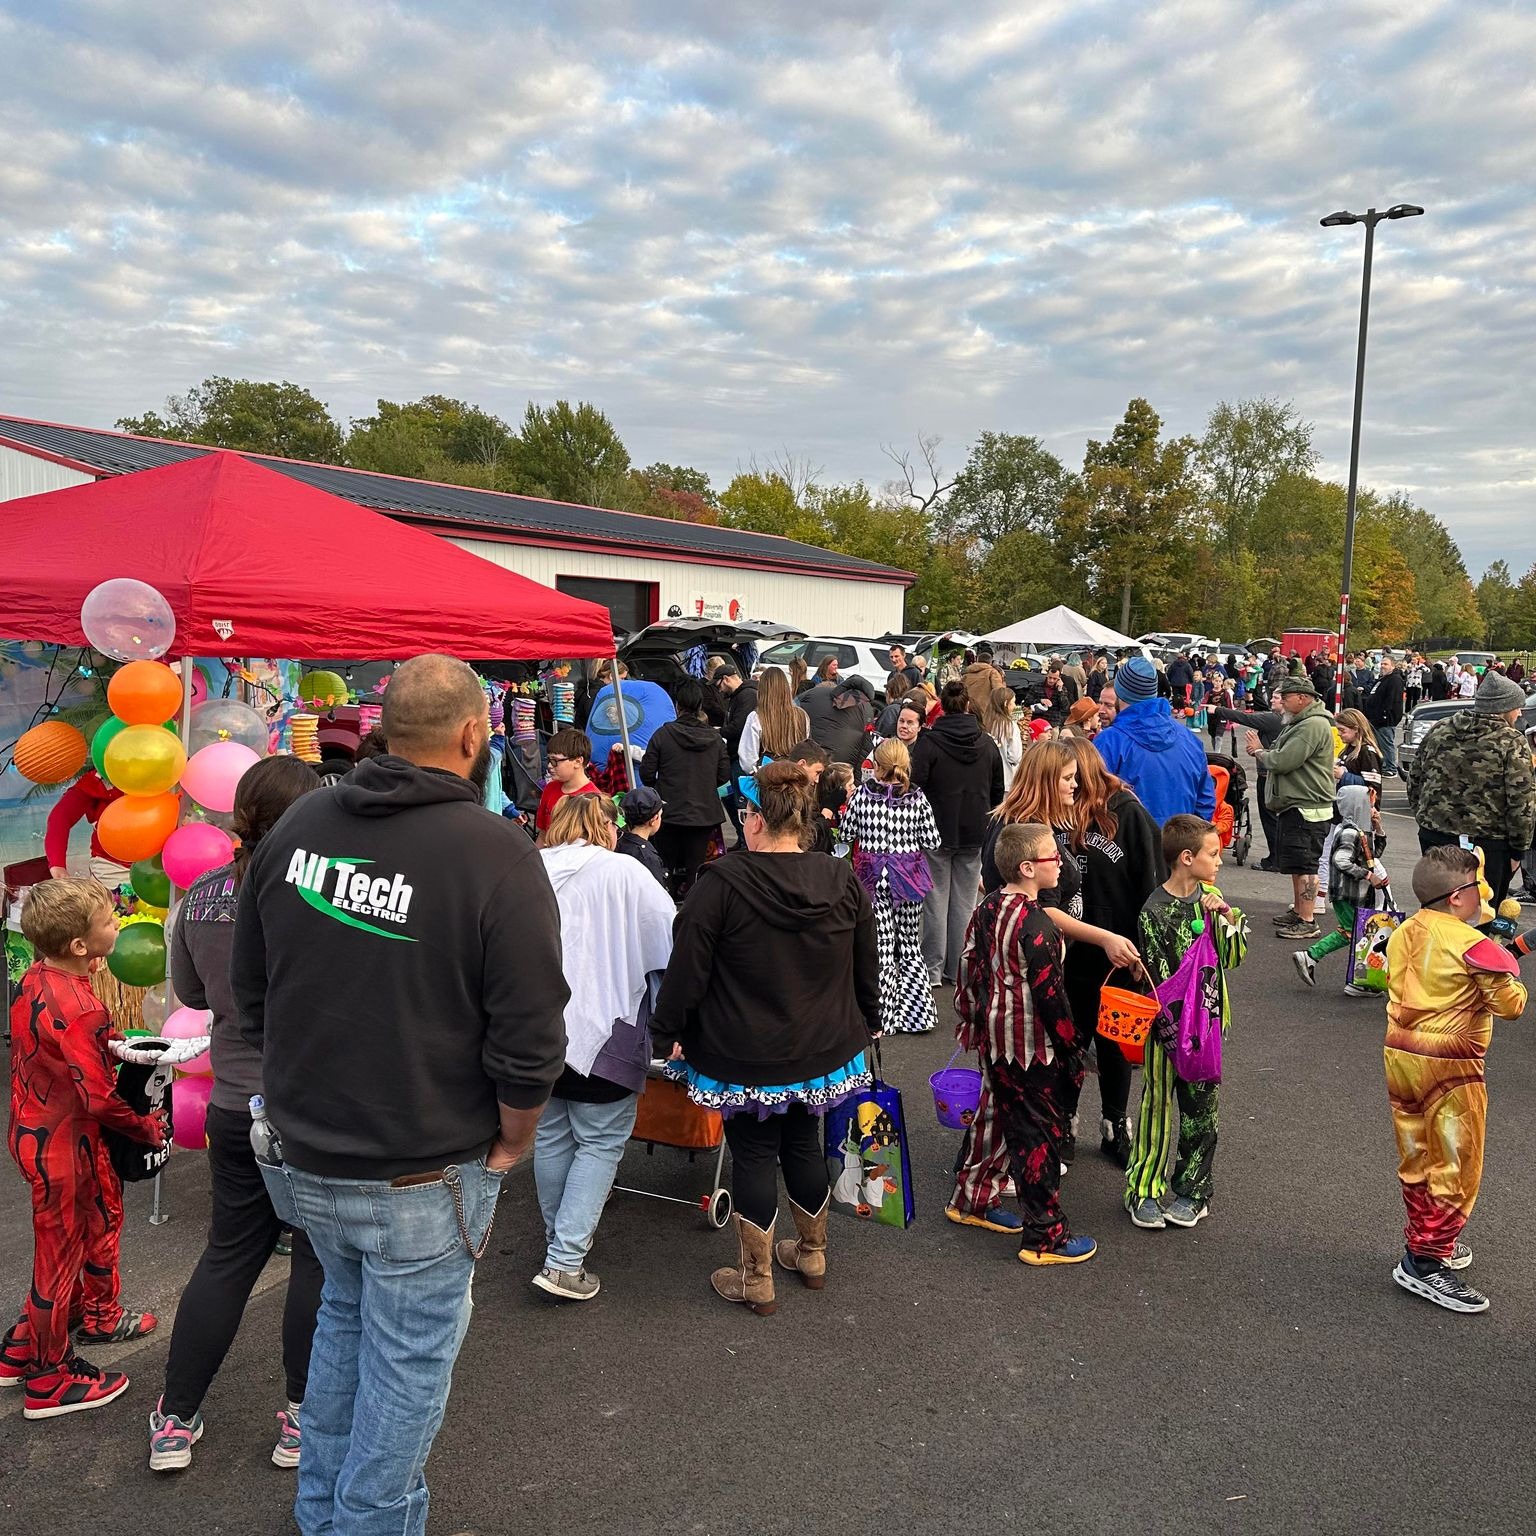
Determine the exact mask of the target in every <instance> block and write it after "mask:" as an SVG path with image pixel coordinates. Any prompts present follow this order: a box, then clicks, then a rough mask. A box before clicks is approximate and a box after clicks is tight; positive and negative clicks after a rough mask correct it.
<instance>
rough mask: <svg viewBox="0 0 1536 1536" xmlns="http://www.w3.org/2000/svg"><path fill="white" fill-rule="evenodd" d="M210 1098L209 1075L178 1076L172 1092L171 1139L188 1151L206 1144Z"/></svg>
mask: <svg viewBox="0 0 1536 1536" xmlns="http://www.w3.org/2000/svg"><path fill="white" fill-rule="evenodd" d="M212 1097H213V1079H212V1078H211V1077H178V1078H177V1079H176V1086H175V1088H174V1089H173V1090H172V1093H171V1139H172V1140H173V1141H174V1142H175V1143H176V1145H177V1146H178V1147H184V1148H185V1149H186V1150H187V1151H188V1152H202V1151H205V1150H206V1149H207V1146H208V1101H209V1099H211V1098H212Z"/></svg>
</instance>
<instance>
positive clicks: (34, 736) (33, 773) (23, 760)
mask: <svg viewBox="0 0 1536 1536" xmlns="http://www.w3.org/2000/svg"><path fill="white" fill-rule="evenodd" d="M90 754H91V749H90V747H89V746H88V745H87V743H86V740H85V737H84V736H83V735H81V733H80V732H79V731H77V730H76V729H75V727H74V726H72V725H70V724H69V723H68V722H67V721H65V720H45V721H43V723H42V724H41V725H34V726H33V727H32V729H31V730H30V731H27V732H26V733H25V734H24V735H23V736H22V738H21V740H20V741H18V742H17V743H16V750H15V753H14V755H13V757H12V761H13V762H14V763H15V764H16V772H17V773H19V774H20V775H21V776H22V778H24V779H31V781H32V782H33V783H34V784H62V783H64V781H65V780H66V779H72V778H74V776H75V775H76V774H77V773H79V772H80V770H81V769H82V768H83V767H85V760H86V758H87V757H89V756H90Z"/></svg>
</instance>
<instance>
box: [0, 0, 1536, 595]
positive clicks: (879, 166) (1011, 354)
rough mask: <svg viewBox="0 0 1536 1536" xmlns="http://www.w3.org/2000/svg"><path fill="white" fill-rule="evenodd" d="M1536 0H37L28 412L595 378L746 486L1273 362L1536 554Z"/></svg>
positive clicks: (348, 408) (1417, 488)
mask: <svg viewBox="0 0 1536 1536" xmlns="http://www.w3.org/2000/svg"><path fill="white" fill-rule="evenodd" d="M1533 57H1536V15H1533V14H1532V13H1531V12H1529V11H1526V10H1522V9H1520V8H1510V7H1505V6H1496V5H1492V4H1457V3H1431V0H1392V3H1387V0H1339V3H1334V4H1325V3H1321V0H1305V3H1297V4H1291V5H1287V6H1281V7H1275V6H1271V5H1267V4H1263V3H1260V0H1249V3H1238V0H1224V3H1223V0H1178V3H1169V4H1162V5H1155V6H1147V7H1135V8H1130V7H1126V6H1124V5H1121V4H1114V3H1109V0H1099V3H1085V0H1032V3H1031V4H1030V5H1027V6H1019V5H1016V4H1001V3H979V4H975V5H972V6H969V7H963V8H959V9H957V8H955V7H954V6H953V5H947V4H946V5H940V4H938V3H936V0H913V3H907V4H903V5H900V6H897V5H894V4H891V5H881V4H876V3H874V0H818V3H814V4H812V3H797V0H775V3H765V4H761V5H757V6H754V7H733V6H720V5H718V4H709V3H705V0H669V3H629V4H619V3H617V0H572V3H570V4H567V5H563V6H560V7H537V8H535V7H532V6H506V5H502V4H496V3H492V0H483V3H478V0H452V3H435V4H432V5H426V4H394V5H378V4H365V3H363V0H335V3H333V4H331V5H329V6H327V7H324V8H316V7H315V6H313V5H312V4H310V3H308V0H268V3H266V4H264V5H262V6H251V5H249V4H239V5H236V4H233V3H229V0H210V3H208V4H205V5H203V6H201V7H195V8H191V9H189V8H187V7H185V6H184V5H182V4H180V3H177V0H139V3H137V4H135V5H134V6H132V7H128V6H124V5H121V4H119V3H116V0H94V3H86V0H80V3H76V4H72V5H68V6H43V5H42V4H40V3H37V0H27V3H17V0H10V4H9V6H8V8H6V6H5V0H0V59H3V60H4V61H5V62H4V64H3V65H0V79H3V84H4V86H5V89H4V91H3V92H0V134H3V135H4V138H5V142H6V143H7V146H8V150H9V153H8V154H7V156H6V158H5V161H4V163H0V209H3V210H4V211H5V218H4V220H3V221H0V321H3V324H4V326H5V333H6V338H7V346H6V347H5V349H4V350H3V352H0V408H4V409H9V410H13V411H21V412H30V413H34V414H38V415H45V416H51V417H55V418H58V419H61V420H67V421H77V422H86V423H110V422H111V421H112V420H113V419H114V418H115V417H116V416H118V415H121V414H127V413H130V412H133V413H136V412H138V411H141V410H143V409H146V408H150V407H153V406H157V405H158V404H159V403H160V401H161V400H162V398H163V397H164V396H165V395H166V394H168V393H171V392H173V391H174V392H179V391H181V390H184V389H185V388H187V387H188V386H189V385H190V384H192V383H195V382H196V381H197V380H198V379H200V378H202V377H203V376H204V375H206V374H208V373H213V372H222V373H232V374H239V375H250V376H255V377H268V378H289V379H294V380H296V381H299V382H302V383H304V384H307V385H308V386H310V387H311V388H313V389H314V390H315V392H316V393H317V394H319V395H320V396H321V397H322V398H323V399H325V400H327V401H328V402H329V403H330V405H331V407H332V409H333V410H335V411H336V412H337V413H338V415H340V416H342V417H343V418H346V417H350V416H354V415H362V414H366V413H367V412H369V411H370V410H371V409H372V406H373V402H374V400H375V399H376V398H378V397H380V396H383V397H387V398H394V399H408V398H414V397H415V396H417V395H419V394H422V393H424V392H426V391H428V390H434V391H443V392H450V393H454V394H459V395H462V396H464V397H466V398H469V399H472V400H475V401H477V402H479V403H481V404H483V405H484V406H486V407H487V408H488V409H491V410H494V411H496V412H498V413H499V414H501V415H502V416H504V417H507V418H509V419H516V418H517V417H518V416H519V415H520V414H521V411H522V406H523V403H524V401H526V400H527V399H529V398H536V399H541V400H547V399H550V398H553V397H555V396H557V395H564V396H568V397H573V398H575V397H579V398H585V399H591V400H593V401H595V402H597V403H598V404H599V405H601V406H602V407H603V409H605V410H606V411H607V412H608V413H609V414H610V416H612V418H613V419H614V421H615V423H616V424H617V425H618V427H619V429H620V431H621V432H622V433H623V435H624V437H625V439H626V441H627V443H628V444H629V446H630V449H631V451H632V453H633V454H634V456H635V457H636V458H637V459H639V460H640V461H642V462H644V461H647V460H650V459H655V458H663V459H667V460H669V461H672V462H692V463H697V464H699V465H701V466H703V467H705V468H707V469H709V470H710V471H711V472H712V473H713V474H714V476H715V478H716V480H717V481H721V480H723V479H725V478H727V477H728V476H729V475H730V474H731V473H733V472H734V470H735V469H736V467H737V466H738V465H739V464H741V463H743V462H744V461H745V460H746V459H747V458H748V457H749V456H750V455H752V454H753V453H754V452H756V453H759V454H760V453H762V452H765V451H771V450H772V449H773V448H775V447H777V446H780V445H788V446H789V447H790V448H791V449H793V450H794V451H797V452H803V453H805V454H807V455H808V456H809V457H810V458H811V459H812V460H814V461H815V462H817V463H820V464H823V465H825V466H826V469H827V472H828V473H829V474H830V475H835V476H838V477H846V478H852V477H854V476H858V475H862V476H864V477H866V478H870V479H879V478H881V477H883V475H884V474H885V473H886V472H887V470H888V465H887V464H886V462H885V461H884V460H883V459H882V457H881V455H880V451H879V445H880V444H881V443H882V442H889V441H893V440H894V441H903V440H906V441H910V440H911V439H912V438H914V437H915V436H916V435H917V434H918V433H919V432H923V433H932V432H938V433H940V434H941V435H942V436H943V438H944V440H945V444H944V449H943V452H944V454H945V455H946V456H947V459H948V461H949V462H950V463H951V464H952V465H953V464H957V463H958V462H959V460H960V459H961V458H962V457H963V455H964V452H965V449H966V446H967V444H968V443H969V442H970V441H971V440H972V439H973V438H974V437H975V436H976V434H977V433H979V432H980V431H982V430H1002V431H1019V432H1033V433H1037V434H1039V435H1040V436H1042V437H1043V438H1045V439H1046V441H1047V442H1048V443H1049V444H1050V445H1051V446H1052V447H1053V448H1055V449H1056V451H1057V452H1059V453H1060V454H1061V455H1062V456H1063V457H1064V458H1066V459H1067V460H1068V461H1069V462H1071V461H1075V460H1076V459H1077V458H1078V457H1079V456H1080V454H1081V452H1082V446H1083V442H1084V440H1085V438H1086V437H1088V436H1095V435H1096V436H1102V435H1104V434H1105V433H1106V432H1107V431H1108V430H1109V428H1110V427H1111V426H1112V425H1113V423H1114V421H1115V420H1116V419H1118V417H1119V415H1120V414H1121V412H1122V411H1123V410H1124V407H1125V403H1126V401H1127V400H1128V399H1129V398H1131V397H1132V396H1133V395H1144V396H1146V397H1147V398H1148V399H1150V400H1151V401H1152V403H1153V404H1154V405H1155V406H1156V407H1157V409H1158V410H1159V412H1160V413H1161V414H1162V416H1163V418H1164V420H1165V422H1166V423H1167V426H1168V428H1169V430H1171V431H1177V432H1184V431H1198V430H1199V429H1200V427H1201V425H1202V423H1203V420H1204V418H1205V415H1206V413H1207V412H1208V411H1209V410H1210V408H1211V407H1212V406H1214V405H1215V404H1216V402H1217V401H1218V400H1221V399H1224V398H1225V399H1236V398H1241V397H1244V396H1251V395H1257V394H1275V395H1280V396H1281V397H1283V398H1287V399H1291V400H1293V401H1294V402H1295V404H1296V406H1297V408H1298V409H1299V410H1300V411H1301V412H1302V414H1303V415H1304V416H1306V417H1308V418H1310V419H1311V420H1313V421H1315V422H1316V424H1317V429H1318V430H1317V440H1318V444H1319V447H1320V448H1321V449H1322V451H1323V452H1324V454H1325V465H1324V468H1325V470H1326V471H1327V472H1328V473H1330V474H1334V475H1338V476H1340V477H1342V475H1343V473H1344V469H1345V465H1346V463H1347V455H1348V432H1349V418H1350V407H1351V396H1352V386H1353V368H1354V339H1355V328H1356V323H1357V305H1358V299H1359V264H1360V244H1361V237H1360V232H1359V231H1358V230H1323V229H1320V228H1319V227H1318V225H1317V219H1318V217H1319V216H1320V215H1321V214H1323V213H1327V212H1329V211H1331V210H1332V209H1333V208H1335V207H1340V206H1347V207H1363V206H1365V205H1367V204H1370V203H1373V202H1374V203H1376V204H1378V205H1380V204H1382V203H1384V202H1392V201H1398V200H1404V199H1407V200H1412V201H1416V202H1420V203H1423V204H1424V205H1425V206H1426V207H1427V208H1428V209H1429V214H1428V216H1427V217H1425V218H1424V219H1421V220H1413V221H1411V222H1408V223H1402V224H1393V225H1388V226H1385V227H1383V229H1382V230H1381V231H1380V239H1379V241H1378V245H1377V251H1376V257H1377V259H1376V280H1375V286H1374V291H1373V308H1372V330H1371V348H1370V360H1369V372H1368V377H1367V392H1366V409H1365V430H1364V434H1363V441H1362V478H1363V479H1364V480H1365V481H1366V482H1367V483H1368V484H1372V485H1375V486H1377V487H1379V488H1381V489H1383V490H1386V489H1394V488H1403V489H1407V490H1409V491H1411V492H1412V494H1414V495H1415V496H1416V497H1418V498H1419V499H1420V500H1422V501H1423V502H1424V504H1426V505H1427V506H1429V507H1430V508H1431V509H1432V510H1434V511H1435V512H1436V513H1437V514H1438V515H1440V516H1441V517H1442V518H1443V519H1444V520H1445V521H1446V522H1447V524H1448V525H1449V526H1450V527H1451V529H1452V530H1453V532H1454V533H1455V534H1456V536H1457V537H1458V539H1459V540H1460V541H1461V543H1462V545H1463V548H1464V549H1465V551H1466V553H1467V556H1468V562H1469V564H1470V565H1471V566H1472V567H1473V569H1474V571H1476V570H1477V569H1480V568H1481V567H1482V566H1483V565H1484V564H1485V563H1486V562H1487V561H1489V560H1491V559H1493V558H1496V557H1499V556H1501V555H1502V556H1505V557H1507V558H1509V560H1510V562H1511V564H1512V565H1515V566H1516V567H1518V568H1524V567H1525V566H1527V565H1529V564H1531V563H1532V561H1533V560H1536V531H1533V530H1536V518H1533V517H1532V515H1531V514H1532V510H1533V506H1532V504H1533V485H1536V464H1533V459H1532V453H1531V449H1530V448H1529V446H1528V444H1529V408H1528V406H1527V404H1526V402H1525V400H1524V398H1523V396H1522V394H1521V393H1520V390H1519V386H1518V384H1517V382H1516V381H1518V380H1520V379H1522V378H1523V377H1524V375H1525V374H1526V373H1528V371H1529V361H1530V358H1531V356H1532V355H1533V348H1536V283H1533V277H1532V268H1531V265H1530V261H1529V255H1528V253H1529V251H1530V249H1531V246H1532V243H1533V237H1536V199H1533V197H1532V196H1531V191H1532V188H1531V181H1532V175H1533V172H1532V161H1531V157H1530V154H1529V133H1528V124H1529V122H1530V121H1531V118H1532V114H1533V109H1536V99H1533V98H1536V72H1533V71H1532V70H1531V69H1530V68H1529V61H1530V60H1531V59H1532V58H1533Z"/></svg>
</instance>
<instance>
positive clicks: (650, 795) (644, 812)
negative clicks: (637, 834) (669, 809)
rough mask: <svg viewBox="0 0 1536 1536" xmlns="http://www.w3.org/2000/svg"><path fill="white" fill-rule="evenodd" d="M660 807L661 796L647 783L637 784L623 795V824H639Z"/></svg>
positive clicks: (635, 825) (650, 816)
mask: <svg viewBox="0 0 1536 1536" xmlns="http://www.w3.org/2000/svg"><path fill="white" fill-rule="evenodd" d="M662 809H664V807H663V805H662V802H661V796H660V795H658V794H657V793H656V791H655V790H654V789H652V788H651V786H650V785H649V784H637V785H636V786H635V787H634V788H633V789H632V790H630V791H629V793H628V794H627V795H625V796H624V825H625V826H626V827H637V826H640V825H642V824H643V823H645V822H647V821H649V820H650V819H651V818H652V817H653V816H654V815H655V814H656V813H657V812H658V811H660V810H662Z"/></svg>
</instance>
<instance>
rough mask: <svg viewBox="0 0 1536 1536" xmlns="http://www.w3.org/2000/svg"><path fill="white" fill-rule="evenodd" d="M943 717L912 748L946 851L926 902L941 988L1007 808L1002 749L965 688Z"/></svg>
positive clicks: (927, 946)
mask: <svg viewBox="0 0 1536 1536" xmlns="http://www.w3.org/2000/svg"><path fill="white" fill-rule="evenodd" d="M939 702H940V706H941V708H942V709H943V713H942V714H941V715H940V716H939V718H938V719H937V720H935V721H934V723H933V725H932V726H931V727H930V728H929V729H928V730H926V731H924V732H923V734H922V735H921V736H919V737H918V738H917V742H916V744H915V745H914V746H913V748H912V783H913V786H914V787H915V788H917V789H920V790H922V791H923V792H924V793H925V794H926V795H927V796H928V800H929V803H930V804H931V805H932V806H933V816H934V820H935V821H936V822H937V823H938V826H939V846H938V848H937V849H936V850H932V851H930V852H929V853H928V855H927V858H928V869H929V872H930V873H931V874H932V876H933V888H932V890H930V891H929V892H928V894H927V896H926V897H925V898H924V899H923V958H924V959H925V960H926V961H927V962H928V979H929V981H931V982H932V983H933V985H934V986H938V985H940V983H941V982H948V981H953V980H954V979H955V968H956V967H957V966H958V965H959V964H960V954H961V951H962V950H963V949H964V948H965V928H966V924H967V923H969V922H970V920H971V912H972V910H973V909H974V908H975V906H976V897H977V893H978V892H979V891H980V889H981V844H982V839H983V838H984V837H985V836H986V832H987V818H988V817H989V816H990V815H991V813H992V810H993V808H994V807H995V806H998V805H1001V804H1002V800H1003V759H1002V754H1001V753H1000V752H999V751H998V750H997V743H996V742H995V741H993V739H992V738H991V737H990V736H989V735H988V734H987V733H986V732H985V731H983V730H982V728H981V722H980V721H979V720H977V718H976V717H975V715H973V714H971V712H970V708H971V705H970V697H969V695H968V694H967V692H966V688H965V684H964V683H946V684H945V685H944V692H943V693H942V694H941V695H940V697H939Z"/></svg>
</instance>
